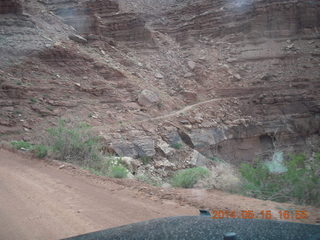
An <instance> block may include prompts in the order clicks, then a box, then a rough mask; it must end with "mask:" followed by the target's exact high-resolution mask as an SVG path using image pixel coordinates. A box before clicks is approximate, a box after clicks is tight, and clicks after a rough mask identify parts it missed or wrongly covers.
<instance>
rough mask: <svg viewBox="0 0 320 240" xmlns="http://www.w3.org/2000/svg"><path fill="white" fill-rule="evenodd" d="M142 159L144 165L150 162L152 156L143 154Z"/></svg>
mask: <svg viewBox="0 0 320 240" xmlns="http://www.w3.org/2000/svg"><path fill="white" fill-rule="evenodd" d="M140 160H141V162H142V164H143V165H147V164H149V163H150V161H151V157H148V156H143V157H141V158H140Z"/></svg>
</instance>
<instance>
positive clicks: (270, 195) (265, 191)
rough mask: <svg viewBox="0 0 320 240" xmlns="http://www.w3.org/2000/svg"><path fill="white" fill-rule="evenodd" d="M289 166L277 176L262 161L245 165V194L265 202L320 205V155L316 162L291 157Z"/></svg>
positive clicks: (243, 167) (297, 156) (304, 158)
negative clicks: (267, 200)
mask: <svg viewBox="0 0 320 240" xmlns="http://www.w3.org/2000/svg"><path fill="white" fill-rule="evenodd" d="M285 166H286V167H287V171H286V172H283V173H278V174H274V173H270V172H269V170H268V168H267V167H266V165H265V164H264V163H263V162H261V161H257V162H256V164H255V165H249V164H242V166H241V169H240V173H241V175H242V177H243V178H244V180H245V183H244V184H243V187H242V192H243V193H245V194H247V195H250V196H254V197H257V198H262V199H269V200H274V201H280V202H284V201H292V200H293V201H294V202H296V203H299V204H312V205H316V206H320V177H319V176H318V174H319V169H320V154H317V155H316V157H315V158H314V159H312V160H311V159H310V160H307V158H306V157H305V156H304V155H302V154H298V155H291V156H290V160H287V161H285Z"/></svg>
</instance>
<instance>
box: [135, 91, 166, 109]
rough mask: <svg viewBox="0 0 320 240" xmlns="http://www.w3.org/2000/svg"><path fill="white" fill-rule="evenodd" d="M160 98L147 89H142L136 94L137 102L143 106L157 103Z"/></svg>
mask: <svg viewBox="0 0 320 240" xmlns="http://www.w3.org/2000/svg"><path fill="white" fill-rule="evenodd" d="M160 100H161V99H160V98H159V96H158V95H157V94H156V93H154V92H152V91H150V90H148V89H144V90H143V91H142V92H141V93H140V94H139V96H138V103H139V104H140V105H141V106H144V107H150V106H152V105H155V104H158V103H160Z"/></svg>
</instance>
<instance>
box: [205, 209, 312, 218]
mask: <svg viewBox="0 0 320 240" xmlns="http://www.w3.org/2000/svg"><path fill="white" fill-rule="evenodd" d="M210 213H211V218H212V219H224V218H241V219H266V220H274V219H281V220H306V219H308V218H309V214H308V212H307V211H306V210H293V211H292V210H280V211H277V212H275V211H271V210H262V211H259V212H254V211H253V210H242V211H235V210H212V211H211V212H210ZM275 215H276V216H275Z"/></svg>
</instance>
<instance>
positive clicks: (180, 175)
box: [171, 167, 211, 188]
mask: <svg viewBox="0 0 320 240" xmlns="http://www.w3.org/2000/svg"><path fill="white" fill-rule="evenodd" d="M210 174H211V173H210V170H209V169H207V168H205V167H195V168H189V169H184V170H179V171H177V172H176V173H175V174H174V176H173V177H172V179H171V185H172V186H173V187H183V188H192V187H193V186H194V185H195V184H196V183H197V182H198V181H199V180H201V179H204V178H206V177H209V176H210Z"/></svg>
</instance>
